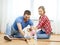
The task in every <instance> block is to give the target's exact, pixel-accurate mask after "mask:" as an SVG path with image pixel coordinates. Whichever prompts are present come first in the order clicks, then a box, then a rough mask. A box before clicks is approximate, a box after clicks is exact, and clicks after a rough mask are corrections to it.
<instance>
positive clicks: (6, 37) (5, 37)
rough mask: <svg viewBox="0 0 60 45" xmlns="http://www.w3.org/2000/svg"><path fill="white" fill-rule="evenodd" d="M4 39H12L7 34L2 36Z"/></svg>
mask: <svg viewBox="0 0 60 45" xmlns="http://www.w3.org/2000/svg"><path fill="white" fill-rule="evenodd" d="M4 39H5V40H7V41H12V40H11V38H10V37H9V36H8V35H6V36H4Z"/></svg>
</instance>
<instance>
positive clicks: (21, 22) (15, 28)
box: [4, 10, 33, 41]
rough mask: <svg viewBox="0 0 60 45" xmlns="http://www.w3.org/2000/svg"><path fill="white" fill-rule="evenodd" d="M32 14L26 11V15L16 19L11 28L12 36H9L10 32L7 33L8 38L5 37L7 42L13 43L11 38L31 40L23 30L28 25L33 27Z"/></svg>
mask: <svg viewBox="0 0 60 45" xmlns="http://www.w3.org/2000/svg"><path fill="white" fill-rule="evenodd" d="M30 16H31V12H30V11H29V10H25V12H24V15H23V16H20V17H18V18H16V20H15V21H14V23H13V25H12V27H11V31H9V32H11V33H10V34H7V33H9V32H6V34H7V35H6V36H4V39H5V40H7V41H11V37H15V38H30V36H29V35H28V36H26V35H25V33H24V32H23V29H24V28H25V27H27V26H28V25H30V26H31V28H32V26H33V22H32V20H31V19H30Z"/></svg>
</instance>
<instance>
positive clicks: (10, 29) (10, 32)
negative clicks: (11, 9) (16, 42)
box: [4, 25, 23, 41]
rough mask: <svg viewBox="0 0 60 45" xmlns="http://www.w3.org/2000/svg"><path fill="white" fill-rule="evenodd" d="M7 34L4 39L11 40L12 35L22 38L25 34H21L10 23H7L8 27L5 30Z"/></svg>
mask: <svg viewBox="0 0 60 45" xmlns="http://www.w3.org/2000/svg"><path fill="white" fill-rule="evenodd" d="M5 34H6V35H5V36H4V39H5V40H8V41H11V39H12V37H13V38H18V37H19V38H22V37H23V36H21V35H20V33H19V32H18V31H16V30H15V29H14V28H13V27H10V26H9V25H7V28H6V32H5Z"/></svg>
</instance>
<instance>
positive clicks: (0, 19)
mask: <svg viewBox="0 0 60 45" xmlns="http://www.w3.org/2000/svg"><path fill="white" fill-rule="evenodd" d="M1 22H2V0H0V31H1Z"/></svg>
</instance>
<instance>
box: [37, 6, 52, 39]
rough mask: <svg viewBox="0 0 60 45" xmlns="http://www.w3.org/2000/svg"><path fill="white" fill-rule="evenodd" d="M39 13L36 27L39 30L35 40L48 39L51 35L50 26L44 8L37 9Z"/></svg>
mask: <svg viewBox="0 0 60 45" xmlns="http://www.w3.org/2000/svg"><path fill="white" fill-rule="evenodd" d="M38 12H39V15H40V17H39V23H38V25H37V26H36V28H37V29H41V30H39V31H38V32H37V38H42V39H48V38H49V37H50V34H51V31H52V29H51V25H50V20H49V19H48V17H47V16H46V15H45V8H44V6H40V7H39V8H38Z"/></svg>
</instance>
